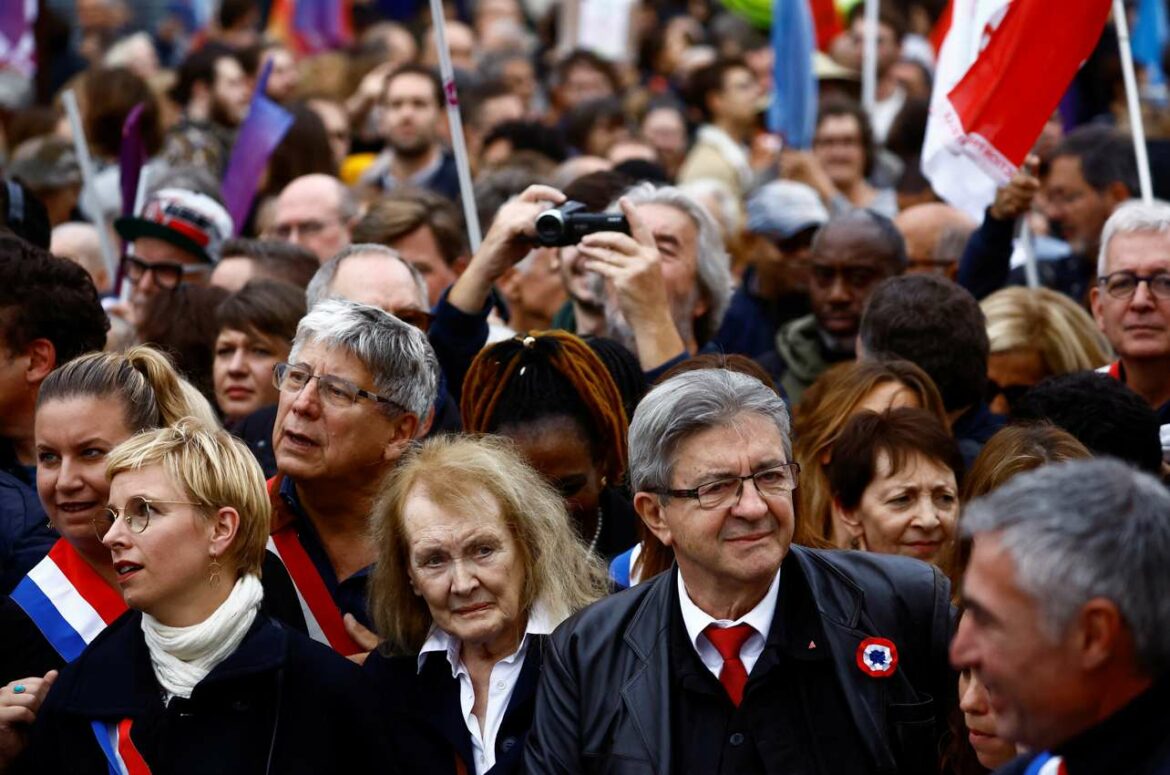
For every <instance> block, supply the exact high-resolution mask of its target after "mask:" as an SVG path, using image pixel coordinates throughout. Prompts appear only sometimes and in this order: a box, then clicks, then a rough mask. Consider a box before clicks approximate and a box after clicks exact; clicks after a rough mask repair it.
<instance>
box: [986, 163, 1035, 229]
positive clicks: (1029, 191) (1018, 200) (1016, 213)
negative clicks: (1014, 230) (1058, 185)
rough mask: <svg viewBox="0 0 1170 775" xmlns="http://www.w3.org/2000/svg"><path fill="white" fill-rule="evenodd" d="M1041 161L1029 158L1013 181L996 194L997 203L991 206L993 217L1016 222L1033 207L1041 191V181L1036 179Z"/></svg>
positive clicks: (1013, 177)
mask: <svg viewBox="0 0 1170 775" xmlns="http://www.w3.org/2000/svg"><path fill="white" fill-rule="evenodd" d="M1039 164H1040V159H1039V158H1037V157H1035V156H1029V157H1028V158H1027V160H1026V161H1025V162H1024V166H1023V167H1021V168H1020V170H1019V171H1018V172H1016V174H1015V175H1013V176H1012V179H1011V181H1010V182H1009V183H1008V184H1007V185H1006V186H1004V187H1003V188H1001V189H999V190H998V191H996V192H995V202H993V203H992V205H991V217H992V218H995V219H997V220H1000V221H1014V220H1015V219H1016V218H1019V217H1020V216H1021V215H1023V214H1024V213H1026V212H1027V211H1028V210H1030V209H1031V207H1032V200H1033V199H1035V198H1036V194H1037V192H1039V191H1040V179H1039V178H1037V177H1036V169H1037V167H1038V166H1039Z"/></svg>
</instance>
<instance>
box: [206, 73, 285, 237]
mask: <svg viewBox="0 0 1170 775" xmlns="http://www.w3.org/2000/svg"><path fill="white" fill-rule="evenodd" d="M270 72H272V62H268V63H267V64H266V65H264V70H263V71H262V72H261V73H260V78H259V80H258V81H257V82H256V91H255V92H253V93H252V104H251V107H249V108H248V117H247V118H245V119H244V123H243V126H241V127H240V132H239V134H238V135H236V144H235V146H233V147H232V155H231V158H230V159H228V165H227V172H225V173H224V176H223V203H224V205H225V206H226V207H227V211H228V213H229V214H231V216H232V223H233V224H234V225H235V234H239V233H240V229H242V228H243V227H244V221H246V220H247V218H248V211H249V210H251V209H252V200H253V199H255V198H256V189H257V187H258V186H259V184H260V176H261V175H263V174H264V166H265V165H266V164H267V163H268V157H269V156H271V155H272V152H273V151H274V150H276V146H277V145H279V144H280V141H281V139H282V138H283V137H284V135H285V133H286V132H288V130H289V127H291V126H292V123H293V116H292V114H291V113H289V112H288V111H287V110H285V109H284V108H282V107H280V106H279V105H277V104H276V103H275V102H273V101H272V100H270V99H268V98H267V97H265V96H264V89H265V87H267V85H268V74H269V73H270Z"/></svg>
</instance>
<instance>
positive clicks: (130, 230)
mask: <svg viewBox="0 0 1170 775" xmlns="http://www.w3.org/2000/svg"><path fill="white" fill-rule="evenodd" d="M114 228H115V229H117V230H118V234H119V235H120V236H121V237H122V239H124V240H126V241H133V240H136V239H138V238H139V237H154V238H155V239H160V240H162V241H163V242H169V243H170V244H172V245H174V246H175V247H177V248H182V249H183V250H186V251H188V252H189V253H193V254H194V255H196V256H198V257H199V258H201V259H203V260H204V261H206V262H208V263H210V264H214V263H216V262H218V261H219V248H220V246H221V245H222V244H223V241H224V240H225V239H227V238H228V237H230V236H231V234H232V218H231V216H230V215H228V212H227V210H225V209H224V207H223V205H221V204H220V203H219V202H217V201H215V200H214V199H212V198H211V197H209V196H207V195H206V194H200V193H197V192H195V191H188V190H186V189H183V188H164V189H161V190H159V191H155V192H154V193H153V194H151V195H150V198H149V199H147V200H146V204H145V205H144V206H143V208H142V215H141V216H131V217H123V218H119V219H117V220H116V221H114Z"/></svg>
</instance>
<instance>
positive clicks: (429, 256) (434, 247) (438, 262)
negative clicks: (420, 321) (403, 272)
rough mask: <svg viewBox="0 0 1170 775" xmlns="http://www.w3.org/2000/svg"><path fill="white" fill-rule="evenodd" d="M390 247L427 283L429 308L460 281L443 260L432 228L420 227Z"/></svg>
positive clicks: (399, 238) (404, 235) (393, 241)
mask: <svg viewBox="0 0 1170 775" xmlns="http://www.w3.org/2000/svg"><path fill="white" fill-rule="evenodd" d="M388 246H389V247H391V248H394V249H395V250H397V251H398V252H399V253H401V254H402V257H403V258H405V259H406V260H407V261H409V262H410V265H411V266H413V267H414V268H415V269H417V270H418V271H419V274H421V275H422V276H423V279H424V280H426V281H427V296H428V299H427V304H428V306H434V305H436V304H438V303H439V297H440V296H442V295H443V291H445V290H446V289H447V288H449V287H451V285H452V284H453V283H454V282H455V281H456V280H458V279H459V275H457V274H456V273H455V270H454V269H453V268H452V267H450V266H448V265H447V262H446V261H444V260H443V253H442V251H441V250H439V241H438V240H437V239H435V233H434V232H433V231H431V227H430V226H425V225H424V226H419V227H418V228H417V229H415V230H414V231H412V232H409V233H407V234H403V235H402V236H401V237H398V238H397V239H394V240H391V241H390V243H389V245H388Z"/></svg>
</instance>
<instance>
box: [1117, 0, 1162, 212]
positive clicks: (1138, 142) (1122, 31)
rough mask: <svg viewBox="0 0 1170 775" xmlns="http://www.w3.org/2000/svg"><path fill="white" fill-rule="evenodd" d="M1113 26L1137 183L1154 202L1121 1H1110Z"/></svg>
mask: <svg viewBox="0 0 1170 775" xmlns="http://www.w3.org/2000/svg"><path fill="white" fill-rule="evenodd" d="M1113 24H1114V26H1116V27H1117V43H1118V46H1119V47H1120V49H1121V73H1122V75H1123V76H1124V77H1125V98H1126V102H1127V103H1128V104H1129V125H1130V133H1131V134H1132V135H1133V151H1134V155H1135V156H1136V157H1137V168H1138V183H1139V184H1140V187H1141V195H1142V201H1143V202H1146V203H1147V204H1148V203H1150V202H1152V201H1154V186H1153V183H1152V182H1151V180H1150V158H1149V155H1148V153H1147V152H1146V128H1145V125H1144V124H1143V123H1142V108H1141V104H1140V103H1139V102H1138V87H1137V76H1136V75H1135V74H1134V69H1133V50H1132V49H1130V43H1129V19H1128V18H1127V17H1126V15H1125V4H1124V3H1123V2H1122V0H1113Z"/></svg>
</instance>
